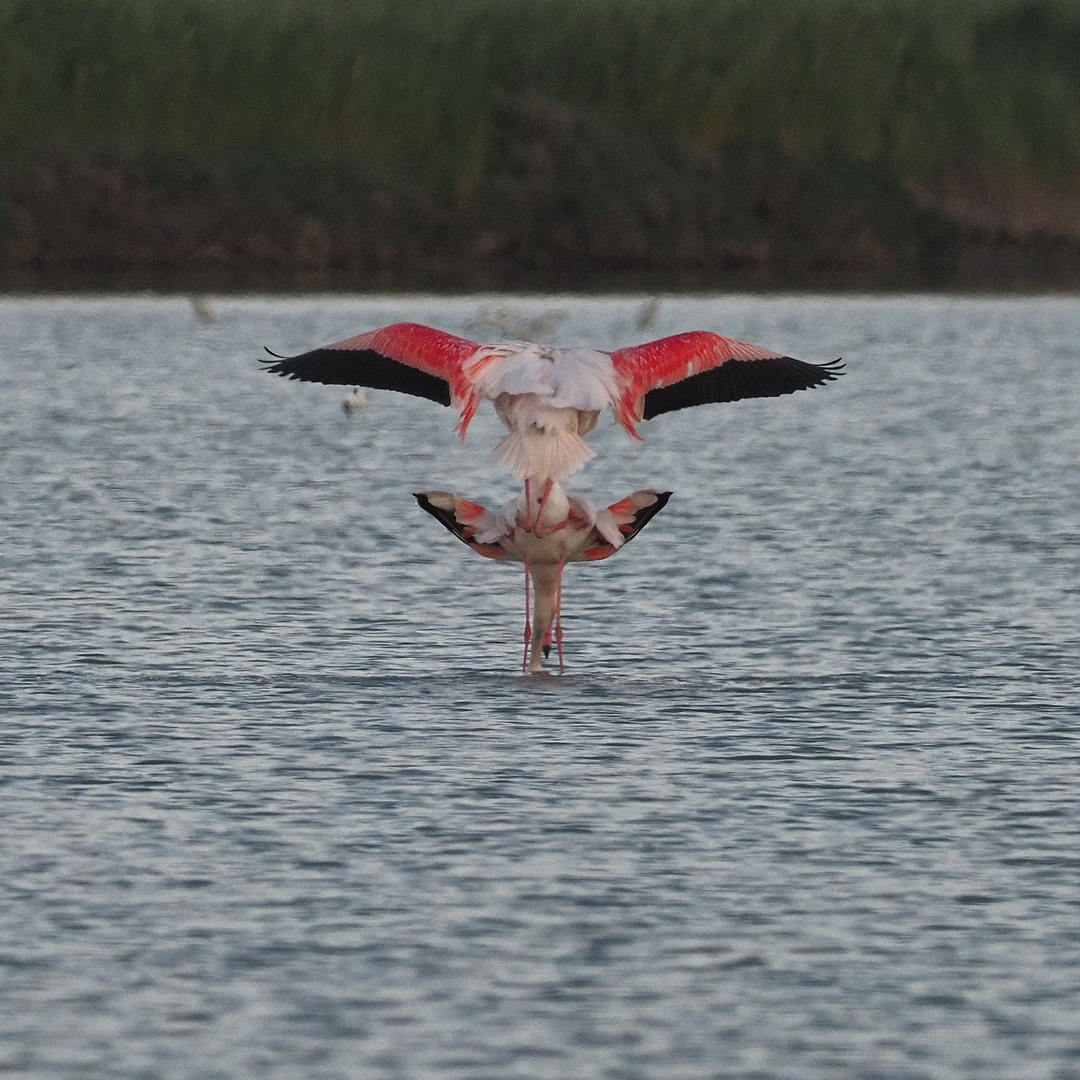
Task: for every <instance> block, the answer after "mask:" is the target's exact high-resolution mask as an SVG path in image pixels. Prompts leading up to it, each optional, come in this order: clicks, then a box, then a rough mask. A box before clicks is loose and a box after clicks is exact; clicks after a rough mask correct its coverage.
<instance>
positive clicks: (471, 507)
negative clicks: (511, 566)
mask: <svg viewBox="0 0 1080 1080" xmlns="http://www.w3.org/2000/svg"><path fill="white" fill-rule="evenodd" d="M414 498H415V499H416V501H417V502H418V503H419V504H420V506H421V508H422V509H424V510H426V511H427V512H428V513H429V514H430V515H431V516H432V517H433V518H435V520H436V521H438V522H440V523H441V524H442V525H444V526H445V527H446V528H447V529H449V530H450V532H452V533H453V534H454V535H455V536H456V537H457V538H458V539H459V540H460V541H461V542H462V543H463V544H468V546H469V547H471V548H472V549H473V551H475V552H476V553H477V554H478V555H483V556H484V558H486V559H505V558H506V557H507V553H506V551H505V550H504V549H503V548H502V547H501V546H500V545H499V543H498V540H499V539H501V538H502V537H501V534H503V533H505V529H504V528H503V527H502V524H501V523H500V522H499V520H498V518H497V517H496V515H495V514H492V512H491V511H490V510H485V509H484V507H482V506H481V505H480V504H479V503H474V502H469V501H468V500H467V499H461V498H459V497H458V496H457V495H453V494H451V493H450V492H449V491H417V492H414ZM497 534H500V535H497ZM477 535H480V536H484V537H487V538H492V537H494V538H495V540H496V542H495V543H490V542H488V543H484V542H481V541H480V540H478V539H477Z"/></svg>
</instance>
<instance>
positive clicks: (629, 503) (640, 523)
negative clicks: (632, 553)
mask: <svg viewBox="0 0 1080 1080" xmlns="http://www.w3.org/2000/svg"><path fill="white" fill-rule="evenodd" d="M670 498H671V492H670V491H635V492H633V494H631V495H627V496H626V498H625V499H620V500H619V502H617V503H612V504H611V506H609V507H608V508H607V509H606V510H601V511H600V513H599V514H598V515H597V519H598V521H597V528H596V530H595V533H594V536H593V540H592V542H591V543H590V544H588V545H587V546H586V547H585V550H584V551H582V553H581V556H580V558H582V559H584V560H586V561H587V562H596V561H598V560H600V559H607V558H610V556H612V555H614V554H615V552H616V551H618V550H620V548H622V547H623V546H625V545H626V544H628V543H630V541H631V540H633V539H634V537H635V536H637V534H638V533H639V532H641V530H642V529H644V528H645V526H646V525H648V524H649V522H650V521H652V519H653V518H654V517H655V516H656V515H657V514H659V513H660V511H661V510H663V509H664V507H665V506H667V503H668V499H670ZM604 526H606V528H605V527H604ZM609 530H615V531H617V532H618V534H619V536H614V533H612V536H613V538H614V539H617V540H619V543H618V544H617V545H616V544H614V543H612V541H611V539H608V537H606V536H605V535H604V533H606V532H609Z"/></svg>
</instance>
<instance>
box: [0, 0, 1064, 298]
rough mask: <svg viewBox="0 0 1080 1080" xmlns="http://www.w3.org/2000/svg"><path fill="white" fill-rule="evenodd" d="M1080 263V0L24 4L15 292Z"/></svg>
mask: <svg viewBox="0 0 1080 1080" xmlns="http://www.w3.org/2000/svg"><path fill="white" fill-rule="evenodd" d="M1077 283H1080V0H385V2H384V0H258V2H253V0H0V285H3V286H4V287H7V288H66V287H90V288H100V287H109V286H110V285H119V286H126V287H131V286H138V287H142V286H157V287H166V288H239V289H246V288H267V287H271V288H272V287H350V288H352V287H355V288H371V287H375V288H394V287H435V288H462V289H467V288H477V287H481V288H488V287H495V288H534V289H535V288H540V289H543V288H605V287H629V288H640V287H644V288H679V287H724V286H728V285H733V284H734V285H740V284H745V285H750V286H754V287H769V286H785V285H788V286H790V285H796V286H822V285H824V286H828V285H832V284H835V285H837V286H843V287H851V286H852V285H856V286H871V287H872V286H890V285H902V286H909V285H913V284H914V285H931V286H946V287H956V286H959V287H984V286H991V287H1044V286H1047V285H1051V286H1053V285H1067V286H1073V285H1076V284H1077Z"/></svg>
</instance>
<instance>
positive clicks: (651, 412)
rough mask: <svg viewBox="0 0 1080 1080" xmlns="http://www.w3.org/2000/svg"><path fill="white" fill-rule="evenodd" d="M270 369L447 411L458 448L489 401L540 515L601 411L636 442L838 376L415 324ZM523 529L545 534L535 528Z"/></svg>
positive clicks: (753, 359)
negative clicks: (690, 416)
mask: <svg viewBox="0 0 1080 1080" xmlns="http://www.w3.org/2000/svg"><path fill="white" fill-rule="evenodd" d="M272 355H273V354H272ZM266 363H267V364H268V365H269V367H268V368H267V370H268V371H270V372H272V373H274V374H277V375H285V376H288V377H289V378H291V379H300V380H302V381H303V382H319V383H330V384H337V385H351V386H367V387H371V388H373V389H381V390H397V391H399V392H401V393H405V394H413V395H415V396H416V397H423V398H428V399H430V400H432V401H437V402H438V403H439V404H441V405H448V406H451V407H453V408H455V409H457V411H458V415H459V419H458V424H457V431H458V433H459V434H460V435H461V438H462V439H464V438H465V432H466V431H467V430H468V427H469V423H470V421H471V420H472V418H473V417H474V416H475V415H476V410H477V408H478V407H479V405H480V402H481V401H484V400H488V401H491V402H492V403H493V405H494V407H495V411H496V413H497V414H498V415H499V418H500V419H501V420H502V422H503V424H504V425H505V426H506V429H507V434H506V436H505V438H503V439H502V441H501V442H499V444H498V445H497V446H496V447H495V449H494V451H493V454H494V456H495V458H496V459H497V460H499V461H500V462H502V464H504V465H505V466H506V467H507V468H508V469H509V470H510V471H511V472H512V473H513V474H514V475H515V476H516V477H517V478H518V479H521V480H524V481H525V499H526V503H527V505H529V506H532V505H533V501H532V498H531V495H532V489H533V488H534V486H536V485H542V491H541V495H540V498H539V500H538V502H537V503H536V505H537V506H538V508H539V509H540V510H542V509H543V507H544V505H545V504H546V502H547V499H548V498H550V495H551V490H552V485H553V484H557V483H560V482H561V481H563V480H565V479H566V478H567V477H568V476H570V475H572V474H573V473H575V472H577V470H578V469H580V468H581V467H582V466H583V465H584V464H585V463H586V462H587V461H588V460H589V459H590V458H592V457H593V456H595V451H594V450H593V449H592V448H591V447H590V446H589V445H588V443H586V442H585V436H586V435H587V434H588V433H589V432H590V431H592V429H593V428H594V427H595V426H596V422H597V419H598V418H599V416H600V413H602V412H603V411H604V410H605V409H611V410H612V412H613V413H614V415H615V419H616V420H617V421H618V422H619V423H620V424H621V425H622V426H623V427H624V428H625V429H626V431H627V432H628V434H630V435H631V436H632V437H634V438H640V436H639V435H638V433H637V425H638V424H639V423H640V422H641V421H642V420H649V419H651V418H652V417H654V416H659V415H660V414H661V413H666V412H672V411H674V410H676V409H685V408H687V407H688V406H691V405H705V404H707V403H710V402H720V401H738V400H740V399H741V398H753V397H779V396H780V395H782V394H791V393H794V392H795V391H796V390H807V389H809V388H811V387H814V386H821V385H822V384H823V383H827V382H830V381H832V380H833V379H835V378H836V377H837V376H838V375H839V374H840V372H841V370H842V367H843V365H842V364H841V363H840V362H839V361H838V360H834V361H831V362H829V363H825V364H810V363H807V362H805V361H803V360H796V359H794V358H793V357H790V356H783V355H781V354H780V353H776V352H772V351H770V350H769V349H763V348H760V347H759V346H757V345H749V344H747V343H746V342H744V341H736V340H735V339H734V338H726V337H721V336H720V335H719V334H713V333H709V332H708V331H704V330H695V331H691V332H690V333H685V334H676V335H675V336H673V337H666V338H661V339H660V340H658V341H650V342H646V343H645V344H643V345H632V346H629V347H627V348H624V349H616V350H615V351H614V352H604V351H603V350H600V349H591V348H585V347H573V346H570V347H568V346H555V345H535V344H532V343H530V342H524V341H502V342H496V343H494V344H489V345H482V344H479V343H478V342H475V341H469V340H468V339H467V338H462V337H457V336H455V335H454V334H448V333H446V332H445V331H442V330H436V329H434V328H432V327H430V326H423V325H421V324H419V323H394V324H393V325H391V326H384V327H382V328H381V329H379V330H372V331H369V332H368V333H364V334H358V335H356V336H355V337H351V338H346V339H345V340H344V341H338V342H336V343H334V344H332V345H324V346H322V347H321V348H318V349H312V350H311V351H310V352H306V353H301V354H300V355H298V356H293V357H281V356H276V355H273V359H272V360H269V361H266ZM530 524H531V525H532V526H533V528H535V529H539V530H542V529H543V526H542V525H540V524H539V519H538V518H537V519H536V520H535V521H533V522H530Z"/></svg>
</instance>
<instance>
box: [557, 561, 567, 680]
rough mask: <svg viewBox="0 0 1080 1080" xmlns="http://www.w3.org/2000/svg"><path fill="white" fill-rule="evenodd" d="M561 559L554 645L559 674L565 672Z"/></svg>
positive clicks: (560, 563)
mask: <svg viewBox="0 0 1080 1080" xmlns="http://www.w3.org/2000/svg"><path fill="white" fill-rule="evenodd" d="M562 572H563V564H562V560H561V559H560V560H559V584H558V586H557V587H556V589H555V647H556V649H557V650H558V652H559V674H560V675H565V674H566V664H564V663H563V652H562Z"/></svg>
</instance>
